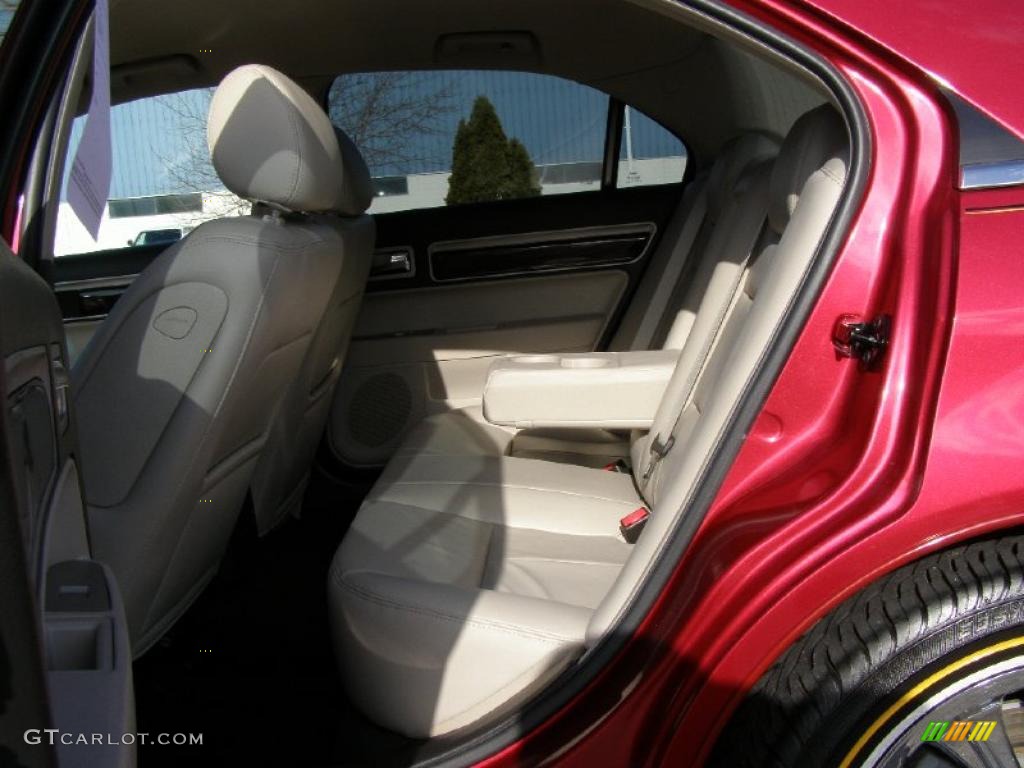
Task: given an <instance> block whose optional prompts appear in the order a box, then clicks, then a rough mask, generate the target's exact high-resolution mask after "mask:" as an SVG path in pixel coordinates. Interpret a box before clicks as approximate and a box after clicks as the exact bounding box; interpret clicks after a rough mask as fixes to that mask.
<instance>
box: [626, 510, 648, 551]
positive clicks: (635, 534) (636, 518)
mask: <svg viewBox="0 0 1024 768" xmlns="http://www.w3.org/2000/svg"><path fill="white" fill-rule="evenodd" d="M650 516H651V513H650V511H649V510H648V509H647V507H637V508H636V509H634V510H633V511H632V512H630V513H629V514H628V515H626V516H625V517H624V518H622V519H621V520H619V530H620V531H621V532H622V538H624V539H625V540H626V541H627V542H629V543H630V544H635V543H636V540H637V539H638V538H639V537H640V532H641V531H642V530H643V529H644V525H646V524H647V519H648V518H649V517H650Z"/></svg>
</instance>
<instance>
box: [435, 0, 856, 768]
mask: <svg viewBox="0 0 1024 768" xmlns="http://www.w3.org/2000/svg"><path fill="white" fill-rule="evenodd" d="M688 4H689V5H690V6H691V7H693V8H695V9H696V10H697V11H699V12H701V13H703V14H705V15H706V16H708V17H709V18H711V19H713V20H715V21H717V22H719V23H720V24H722V25H724V26H727V27H731V28H733V29H735V30H737V31H739V32H741V33H743V34H746V35H747V36H749V37H751V38H752V39H755V40H757V41H759V42H762V43H764V44H765V45H768V46H770V47H772V48H774V49H775V50H776V51H777V52H779V53H781V54H783V55H785V56H787V57H789V58H790V59H792V60H793V61H794V62H796V63H798V64H800V65H802V66H803V67H805V68H806V69H807V70H809V71H810V72H811V73H813V74H815V75H816V76H817V77H819V78H820V79H821V80H822V82H823V83H824V84H825V85H826V86H827V87H829V88H830V89H831V91H832V94H833V96H834V97H835V99H836V102H837V103H838V106H839V108H840V111H841V112H842V114H843V115H844V117H845V119H846V122H847V125H848V127H849V129H850V131H851V134H852V135H851V140H852V141H851V143H852V146H851V156H850V174H849V177H848V181H847V186H846V189H845V190H844V192H843V196H842V198H841V200H840V202H839V207H838V209H837V211H836V215H835V216H834V217H833V219H832V222H831V223H830V225H829V228H828V230H827V232H826V235H825V237H824V239H823V241H822V244H821V246H819V253H818V256H817V258H816V259H815V260H814V262H813V264H812V265H811V268H810V270H809V273H808V274H807V275H806V277H805V279H804V283H803V285H802V286H801V288H800V290H799V292H798V294H797V296H796V297H795V299H794V301H793V303H792V305H791V306H790V308H789V311H788V313H787V315H786V317H785V318H784V319H783V321H782V323H781V325H780V328H779V330H778V333H777V334H776V337H775V339H774V340H773V343H772V346H771V349H770V350H769V352H768V354H767V355H766V357H765V359H764V360H763V362H762V365H761V367H760V368H759V369H758V370H757V372H756V373H755V374H754V376H753V377H752V380H751V381H750V382H749V383H748V386H747V388H746V390H745V391H744V393H743V395H742V397H741V399H740V402H739V405H738V407H737V408H736V409H735V410H734V412H733V414H732V416H731V418H730V420H729V423H728V424H727V425H726V427H725V429H724V430H723V438H722V439H721V440H720V441H719V443H718V446H717V447H716V449H715V450H714V451H713V453H712V456H711V457H710V458H709V460H708V462H707V463H706V464H705V467H704V470H703V472H702V474H701V477H700V478H699V480H698V481H697V483H696V489H697V490H696V491H695V493H694V494H693V496H692V497H691V498H690V499H689V500H688V501H687V503H686V507H687V509H685V510H684V513H683V514H682V515H680V517H679V522H678V524H677V525H676V527H675V529H674V530H673V531H671V532H670V533H669V535H668V536H667V541H668V542H669V543H668V545H667V546H666V548H665V550H664V551H663V552H662V554H661V556H660V557H659V558H658V560H657V562H655V563H654V565H653V568H652V570H651V573H650V574H649V576H648V578H647V579H646V581H645V582H644V583H643V584H642V585H641V586H640V589H639V591H638V593H637V595H636V596H635V597H634V599H633V601H632V603H631V605H630V606H629V608H628V609H627V611H626V613H625V614H624V615H623V616H622V618H621V619H620V621H619V623H618V624H617V625H616V631H615V632H614V633H611V634H609V635H608V636H607V637H605V638H603V639H602V640H601V641H600V642H599V643H598V644H597V645H596V646H595V647H594V648H593V649H592V650H591V651H590V653H588V654H587V655H586V656H585V657H584V658H583V659H582V660H581V661H580V663H579V664H577V665H575V666H573V667H571V668H570V669H568V670H566V671H565V672H563V673H562V674H561V675H559V676H558V677H557V678H556V679H555V680H553V681H552V682H550V683H549V684H548V685H547V687H546V688H545V689H544V690H543V691H542V692H541V693H540V694H539V695H538V696H537V697H536V698H534V699H532V700H531V701H529V702H527V703H526V705H525V706H524V707H522V708H521V709H519V710H518V711H513V712H512V713H510V714H509V715H508V716H506V717H505V718H504V719H503V720H501V721H499V722H497V723H495V724H493V725H491V726H489V727H486V728H484V729H482V730H480V731H478V732H477V733H475V734H474V733H472V732H469V733H465V734H461V735H460V734H458V733H456V734H453V735H451V736H449V737H447V738H442V739H436V740H434V741H432V742H427V743H426V744H424V745H423V746H422V748H421V751H420V755H419V756H420V758H421V759H420V760H419V761H418V762H417V763H416V765H417V766H418V767H420V768H427V767H428V766H429V767H430V768H434V766H452V767H454V766H468V765H473V764H475V763H477V762H480V761H482V760H484V759H486V758H488V757H491V756H492V755H494V754H496V753H497V752H498V751H500V750H501V749H503V748H505V747H507V746H508V745H510V744H512V743H514V742H515V741H517V740H519V739H521V738H522V737H523V736H524V735H525V734H527V733H529V732H530V731H532V730H535V729H536V728H538V727H540V726H541V725H543V724H544V723H545V722H547V721H548V720H549V719H550V718H551V717H553V716H554V715H555V714H556V713H558V712H559V711H560V710H561V709H563V708H564V707H565V706H566V705H567V704H568V703H569V702H570V701H572V700H573V699H574V698H576V697H577V696H579V695H580V694H581V693H582V692H583V690H584V688H585V687H586V686H588V685H589V684H590V682H591V681H592V680H593V679H594V678H595V677H596V676H597V674H598V673H600V672H601V671H602V670H604V668H605V667H606V666H607V665H608V664H609V663H610V662H611V661H612V660H613V659H614V658H615V656H617V655H618V654H619V652H620V651H622V650H623V648H625V646H626V645H627V643H628V642H629V640H630V639H632V637H633V636H634V634H635V633H636V631H637V629H638V627H639V626H640V624H641V623H642V622H643V620H644V619H645V618H646V616H647V614H648V613H649V612H650V609H651V607H652V606H653V605H654V602H655V601H656V600H657V599H658V597H659V596H660V595H661V592H662V591H663V589H664V587H665V584H666V583H667V581H668V579H669V577H670V576H671V575H672V573H673V571H674V570H675V567H676V565H677V564H678V563H679V561H680V559H681V558H682V556H683V554H684V553H685V551H686V549H687V548H688V546H689V544H690V541H691V540H692V537H693V534H694V533H695V532H696V530H697V528H698V527H699V525H700V523H701V522H702V521H703V519H704V517H705V515H706V514H707V511H708V509H709V507H710V506H711V503H712V502H713V501H714V499H715V496H716V495H717V493H718V490H719V488H720V486H721V484H722V482H723V481H724V479H725V475H726V473H727V472H728V471H729V468H730V467H731V466H732V464H733V461H734V460H735V458H736V455H737V454H738V453H739V450H740V448H741V446H742V445H743V440H744V437H745V435H746V432H747V429H748V428H749V426H750V425H751V424H752V423H753V420H754V419H755V418H756V416H757V414H758V413H759V412H760V410H761V407H762V405H763V403H764V400H765V398H766V397H767V396H768V393H769V392H770V391H771V388H772V385H773V384H774V383H775V380H776V378H777V377H778V374H779V373H780V372H781V370H782V366H783V365H784V364H785V362H786V360H787V359H788V358H789V354H790V351H791V350H792V348H793V345H794V344H795V342H796V339H797V337H798V336H799V334H800V331H801V330H802V329H803V326H804V323H805V321H806V319H807V317H808V315H809V314H810V311H811V309H812V308H813V307H814V305H815V303H816V301H817V298H818V295H819V294H820V292H821V289H822V287H823V286H824V284H825V280H826V279H827V278H828V275H829V271H830V269H831V266H832V263H833V261H834V260H835V257H836V254H837V253H838V251H839V247H840V246H841V245H842V242H843V239H844V238H845V235H846V231H847V229H848V226H849V224H850V222H851V220H852V218H853V216H854V214H855V213H856V211H857V206H858V203H859V202H860V199H861V197H862V194H863V191H864V187H865V185H866V183H867V178H868V172H869V170H870V165H871V132H870V127H869V124H868V120H867V116H866V114H865V112H864V109H863V107H862V106H861V103H860V101H859V100H858V99H857V97H856V95H855V94H854V91H853V88H852V87H851V86H850V84H849V83H848V82H847V81H846V80H845V79H844V78H843V77H842V75H840V74H839V72H838V71H837V70H836V69H835V68H834V67H833V66H832V64H831V63H830V62H828V61H827V60H826V59H824V58H823V57H820V56H819V55H818V54H816V53H813V52H811V51H810V50H809V49H807V48H805V47H803V46H802V45H800V44H799V43H797V42H796V41H794V40H792V39H791V38H789V37H787V36H785V35H783V34H781V33H779V32H776V31H775V30H773V29H769V28H767V27H765V26H764V25H763V24H762V23H761V22H758V21H757V20H755V19H753V18H751V17H749V16H747V15H745V14H743V13H741V12H739V11H736V10H734V9H732V8H730V7H728V6H726V5H725V4H724V3H721V2H720V0H688ZM638 652H639V651H638ZM653 652H654V649H647V653H653ZM635 679H636V678H635V670H634V673H633V676H632V677H631V678H630V680H635ZM629 682H630V681H623V684H624V685H626V684H628V683H629ZM613 705H614V703H613V702H608V707H609V708H611V706H613ZM581 725H582V724H581ZM567 727H568V726H567V725H566V724H562V725H560V726H559V728H558V729H557V730H559V731H560V732H564V729H565V728H567ZM558 746H560V745H559V744H557V743H555V742H548V743H547V747H549V748H551V749H554V748H557V747H558ZM655 746H656V745H651V747H652V748H655ZM659 746H660V745H659ZM535 748H536V747H535ZM541 749H543V747H541ZM550 754H551V752H547V753H543V752H541V753H527V754H522V755H520V760H521V761H522V762H523V763H524V764H529V763H532V762H537V763H539V762H542V761H543V760H544V759H545V758H547V757H549V756H550Z"/></svg>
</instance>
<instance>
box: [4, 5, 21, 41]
mask: <svg viewBox="0 0 1024 768" xmlns="http://www.w3.org/2000/svg"><path fill="white" fill-rule="evenodd" d="M19 5H21V0H0V45H3V44H4V38H5V37H7V30H8V29H10V28H11V22H12V21H13V20H14V13H15V11H17V10H18V6H19Z"/></svg>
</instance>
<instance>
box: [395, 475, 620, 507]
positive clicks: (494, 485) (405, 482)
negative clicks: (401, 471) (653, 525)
mask: <svg viewBox="0 0 1024 768" xmlns="http://www.w3.org/2000/svg"><path fill="white" fill-rule="evenodd" d="M397 485H410V486H411V485H454V486H458V487H460V488H464V487H466V486H473V487H477V488H516V489H518V490H521V491H536V492H537V493H557V494H559V495H562V496H573V497H575V498H579V499H593V500H595V501H607V502H609V503H610V504H622V505H624V506H629V505H631V504H637V503H638V502H639V501H640V500H639V499H636V500H634V501H630V500H628V499H626V500H624V499H611V498H608V497H607V496H595V495H593V494H589V493H577V492H575V491H564V490H560V489H557V488H537V487H535V486H532V485H519V484H517V483H480V482H472V481H465V482H463V481H459V480H395V481H394V482H391V483H389V484H388V488H392V487H394V486H397ZM375 498H376V499H378V500H381V501H386V499H385V498H384V497H383V496H376V497H375Z"/></svg>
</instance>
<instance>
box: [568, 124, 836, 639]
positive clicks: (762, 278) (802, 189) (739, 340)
mask: <svg viewBox="0 0 1024 768" xmlns="http://www.w3.org/2000/svg"><path fill="white" fill-rule="evenodd" d="M848 146H849V140H848V136H847V132H846V127H845V125H844V123H843V121H842V118H841V117H840V116H839V114H838V113H837V112H836V111H835V110H834V109H833V108H832V107H831V106H828V105H825V106H822V107H819V108H817V109H815V110H812V111H811V112H808V113H807V114H805V115H804V116H803V117H801V118H800V119H799V120H798V121H797V122H796V124H795V125H794V126H793V128H792V130H791V131H790V133H789V135H788V136H787V137H786V140H785V142H784V143H783V145H782V150H781V152H780V154H779V157H778V160H776V161H775V164H774V167H773V169H772V171H771V176H770V180H769V183H768V187H767V193H768V199H767V201H766V202H767V212H768V224H769V230H770V231H769V232H768V233H767V236H766V240H767V243H766V244H763V247H762V248H761V249H760V252H759V253H757V254H755V257H754V258H753V260H752V263H751V265H750V267H749V268H748V269H747V270H746V272H745V275H744V276H743V277H742V278H741V279H740V280H739V282H738V284H737V285H736V288H737V289H736V290H735V292H734V295H733V296H731V297H730V299H729V303H728V306H729V309H728V311H727V312H726V316H725V318H724V322H722V323H721V328H720V330H719V331H718V332H717V339H716V341H715V342H714V344H713V346H712V348H711V351H710V354H708V355H707V356H706V359H705V360H704V362H703V363H702V364H699V366H700V367H699V370H698V371H697V373H696V376H695V377H694V376H689V375H687V373H688V372H687V370H686V368H687V364H688V363H687V361H688V360H689V361H691V362H692V361H693V360H694V358H698V357H700V355H698V354H697V352H698V350H697V347H699V346H700V343H701V338H699V337H700V336H701V335H702V334H698V333H691V334H690V336H689V338H688V340H687V344H686V346H685V347H684V348H683V352H682V353H681V355H680V364H679V366H678V367H677V372H676V373H677V375H676V376H674V377H673V380H672V382H671V383H670V385H669V391H668V392H667V393H666V397H665V398H664V400H663V401H662V406H661V408H660V409H659V414H658V416H657V417H656V420H655V426H654V428H653V429H652V430H651V432H650V435H649V436H647V437H644V438H642V439H640V440H637V441H635V445H634V451H633V462H634V463H633V468H634V470H633V471H634V474H635V476H636V479H637V482H638V485H639V487H640V491H641V493H642V495H643V497H644V500H645V501H646V502H647V503H648V505H649V506H650V508H651V518H650V520H649V521H648V523H647V525H646V528H645V529H644V532H643V534H642V535H641V536H640V538H639V540H638V541H637V544H636V546H635V548H634V551H633V553H632V554H631V556H630V559H629V561H628V562H627V563H626V565H625V567H624V568H623V570H622V571H621V573H620V574H619V577H618V579H617V580H616V582H615V584H614V586H613V587H612V589H611V591H610V592H609V594H608V596H607V597H606V598H605V600H604V601H603V602H602V604H601V605H600V606H599V607H598V610H597V612H596V613H595V615H594V617H593V619H592V620H591V622H590V625H589V627H588V630H587V635H588V641H589V642H594V641H596V640H597V639H599V638H600V637H601V636H602V635H603V634H605V632H607V631H608V629H609V628H610V627H611V626H612V625H614V623H615V621H616V620H617V618H618V615H619V613H620V612H621V610H622V608H623V606H624V605H626V604H627V603H628V602H629V600H630V598H631V597H632V595H633V592H634V591H635V589H636V587H637V585H638V584H640V583H641V582H642V581H643V577H644V575H645V573H646V571H647V569H648V568H649V567H650V565H651V564H652V563H653V562H654V561H655V560H656V559H657V557H658V555H659V554H660V551H661V549H662V548H663V547H664V546H665V544H666V543H667V536H668V532H669V531H670V530H671V528H672V527H673V525H674V523H675V521H676V518H677V516H678V515H679V513H680V511H681V510H682V509H683V507H684V505H685V504H686V502H687V501H688V500H689V498H690V496H691V494H692V492H693V489H694V484H695V481H696V480H697V478H698V476H699V474H700V472H701V470H702V468H703V466H704V464H705V462H706V461H707V458H708V457H709V456H710V455H711V453H712V452H713V450H714V448H715V446H716V445H717V443H718V440H719V437H720V435H721V432H722V430H723V428H724V427H725V425H726V423H727V422H728V420H729V417H730V415H731V413H732V411H733V409H734V407H735V406H736V404H737V403H738V401H739V399H740V397H741V395H742V393H743V390H744V389H745V387H746V385H747V382H748V381H749V380H750V378H751V376H752V375H753V373H754V372H755V371H756V369H757V368H758V366H759V364H760V362H761V360H762V359H763V357H764V355H765V354H766V352H767V351H768V349H769V348H770V346H771V342H772V339H773V337H774V335H775V332H776V329H777V328H778V325H779V323H780V321H781V320H782V317H783V316H784V314H785V313H786V309H787V307H788V306H789V304H790V302H791V301H792V300H793V298H794V297H795V296H796V293H797V290H798V288H799V286H800V283H801V282H802V280H803V278H804V275H805V274H806V272H807V270H808V268H809V266H810V264H811V262H812V260H813V257H814V254H815V253H816V251H817V247H818V244H819V243H820V241H821V239H822V237H823V236H824V232H825V229H826V228H827V226H828V223H829V221H830V220H831V218H832V215H833V213H834V211H835V207H836V205H837V203H838V201H839V196H840V194H841V192H842V188H843V184H844V182H845V179H846V172H847V165H848V152H849V149H848ZM754 176H755V178H754V179H753V183H757V173H755V174H754ZM761 183H763V181H762V182H761ZM754 215H757V214H756V212H755V214H754ZM776 238H777V240H778V242H777V243H775V242H771V241H773V240H775V239H776ZM731 263H733V264H735V259H733V260H732V262H731ZM723 282H724V283H728V280H723V281H719V286H718V287H720V286H721V284H722V283H723ZM715 291H716V287H715V286H711V291H710V292H709V295H708V296H706V297H705V299H706V302H705V303H712V302H716V301H719V302H720V301H722V295H721V294H716V293H715ZM704 314H705V306H704V304H702V306H701V310H700V312H699V313H698V318H697V322H698V323H702V322H704ZM669 434H671V437H672V438H674V445H673V446H672V448H671V449H670V450H669V451H668V452H667V453H666V454H665V455H664V457H663V458H661V459H660V460H659V459H658V457H657V455H656V454H653V453H652V452H651V450H650V447H651V445H652V444H653V442H654V440H655V439H656V438H657V439H659V440H660V442H661V443H662V444H664V443H665V442H667V441H668V436H669ZM645 475H646V476H647V477H646V480H645V479H644V477H645Z"/></svg>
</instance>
